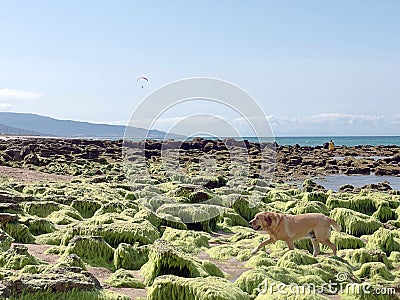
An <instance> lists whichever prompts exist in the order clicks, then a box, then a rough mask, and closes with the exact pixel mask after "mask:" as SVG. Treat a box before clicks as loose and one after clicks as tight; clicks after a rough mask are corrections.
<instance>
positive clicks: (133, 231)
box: [62, 221, 160, 248]
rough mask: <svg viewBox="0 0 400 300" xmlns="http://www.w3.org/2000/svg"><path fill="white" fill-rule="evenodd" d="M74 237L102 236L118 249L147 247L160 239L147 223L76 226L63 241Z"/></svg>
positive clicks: (125, 222)
mask: <svg viewBox="0 0 400 300" xmlns="http://www.w3.org/2000/svg"><path fill="white" fill-rule="evenodd" d="M74 235H93V236H102V237H103V238H104V240H105V241H106V242H107V243H109V244H110V245H111V246H112V247H114V248H115V247H118V245H119V244H120V243H127V244H132V245H133V244H135V243H139V244H140V245H147V244H151V243H153V242H154V241H155V240H156V239H158V238H159V237H160V233H159V232H158V230H157V229H156V228H155V227H154V226H153V225H152V224H151V223H150V222H149V221H143V222H142V223H131V222H127V221H117V222H115V223H111V224H104V225H88V226H83V225H76V226H74V227H72V234H70V235H69V236H65V239H64V243H63V242H62V243H63V244H65V240H66V239H68V238H72V237H73V236H74Z"/></svg>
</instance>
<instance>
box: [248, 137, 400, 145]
mask: <svg viewBox="0 0 400 300" xmlns="http://www.w3.org/2000/svg"><path fill="white" fill-rule="evenodd" d="M245 139H247V140H249V141H250V142H255V141H257V140H259V141H260V142H263V141H271V140H272V139H271V138H264V139H263V138H260V139H257V138H254V137H246V138H245ZM329 140H332V141H333V142H334V143H335V145H337V146H357V145H371V146H380V145H385V146H388V145H397V146H400V136H329V137H327V136H307V137H301V136H300V137H275V141H276V142H277V143H278V145H296V144H298V145H300V146H319V145H323V144H324V143H326V142H329Z"/></svg>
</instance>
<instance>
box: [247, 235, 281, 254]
mask: <svg viewBox="0 0 400 300" xmlns="http://www.w3.org/2000/svg"><path fill="white" fill-rule="evenodd" d="M273 242H275V240H274V239H272V238H269V239H268V240H266V241H264V242H262V243H260V245H258V246H257V247H256V248H254V250H253V251H251V254H256V253H257V252H258V250H260V249H261V248H262V247H264V246H266V245H268V244H272V243H273Z"/></svg>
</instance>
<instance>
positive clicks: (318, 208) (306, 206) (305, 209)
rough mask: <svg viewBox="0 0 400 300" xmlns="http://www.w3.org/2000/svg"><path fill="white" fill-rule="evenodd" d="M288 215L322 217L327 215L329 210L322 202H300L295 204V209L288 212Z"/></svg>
mask: <svg viewBox="0 0 400 300" xmlns="http://www.w3.org/2000/svg"><path fill="white" fill-rule="evenodd" d="M288 213H290V214H294V215H299V214H306V213H320V214H324V215H329V209H328V208H327V207H326V205H325V204H324V203H322V202H318V201H310V202H300V203H298V204H296V206H295V207H293V208H291V209H289V210H288Z"/></svg>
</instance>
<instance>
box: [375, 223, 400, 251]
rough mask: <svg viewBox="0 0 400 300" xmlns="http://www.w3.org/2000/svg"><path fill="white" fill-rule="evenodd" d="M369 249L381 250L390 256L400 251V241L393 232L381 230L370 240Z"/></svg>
mask: <svg viewBox="0 0 400 300" xmlns="http://www.w3.org/2000/svg"><path fill="white" fill-rule="evenodd" d="M367 249H380V250H382V251H383V252H385V253H386V254H387V255H390V252H392V251H400V239H399V238H398V237H397V235H396V234H394V233H393V232H392V231H390V230H388V229H385V228H379V229H378V230H377V231H375V232H374V233H373V234H372V235H371V236H370V237H369V238H368V243H367Z"/></svg>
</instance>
